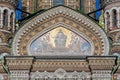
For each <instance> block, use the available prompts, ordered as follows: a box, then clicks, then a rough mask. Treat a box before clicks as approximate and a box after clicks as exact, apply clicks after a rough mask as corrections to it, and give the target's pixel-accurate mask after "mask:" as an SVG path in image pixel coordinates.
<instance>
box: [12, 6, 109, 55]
mask: <svg viewBox="0 0 120 80" xmlns="http://www.w3.org/2000/svg"><path fill="white" fill-rule="evenodd" d="M22 26H23V27H22V28H21V29H20V30H19V31H18V32H17V34H16V36H15V38H14V41H13V46H12V47H13V54H14V55H28V53H29V51H28V47H29V46H28V45H29V43H30V41H32V40H33V39H34V37H35V36H38V35H43V34H45V33H46V32H48V31H50V30H52V29H54V28H57V27H58V26H62V27H64V28H67V29H69V30H71V31H73V32H77V33H80V34H82V35H83V36H86V37H87V38H88V40H89V41H90V42H91V44H92V48H93V55H108V52H109V42H108V39H107V36H106V34H105V33H104V31H103V30H102V29H101V28H100V27H99V26H98V25H97V24H96V23H94V22H93V21H91V20H90V19H89V18H87V17H85V16H84V15H82V14H80V13H77V12H75V11H73V10H71V9H69V8H66V7H63V6H59V7H56V8H53V9H50V10H48V11H46V12H44V13H42V14H39V15H37V16H36V17H35V18H32V19H30V20H29V22H26V21H25V23H23V25H22Z"/></svg>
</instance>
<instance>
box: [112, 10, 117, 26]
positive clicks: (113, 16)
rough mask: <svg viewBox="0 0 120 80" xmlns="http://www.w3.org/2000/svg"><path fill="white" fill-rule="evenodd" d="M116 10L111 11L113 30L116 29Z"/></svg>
mask: <svg viewBox="0 0 120 80" xmlns="http://www.w3.org/2000/svg"><path fill="white" fill-rule="evenodd" d="M117 15H118V14H117V10H116V9H113V10H112V24H113V25H112V26H113V28H115V27H117V20H118V19H117Z"/></svg>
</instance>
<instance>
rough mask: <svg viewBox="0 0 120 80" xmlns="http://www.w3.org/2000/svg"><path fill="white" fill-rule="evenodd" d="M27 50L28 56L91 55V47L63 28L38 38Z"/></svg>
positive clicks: (78, 36)
mask: <svg viewBox="0 0 120 80" xmlns="http://www.w3.org/2000/svg"><path fill="white" fill-rule="evenodd" d="M29 49H30V55H42V56H50V55H51V56H59V55H61V56H63V55H64V56H65V55H66V56H67V55H69V56H72V55H92V54H91V53H92V52H91V45H90V43H89V42H88V41H87V40H86V39H84V38H83V37H81V36H80V35H78V34H76V33H74V32H72V31H70V30H68V29H66V28H63V27H58V28H55V29H53V30H51V31H49V32H48V33H46V34H44V35H43V36H40V37H38V38H37V39H35V40H34V41H33V42H32V43H31V45H30V48H29Z"/></svg>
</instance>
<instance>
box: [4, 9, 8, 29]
mask: <svg viewBox="0 0 120 80" xmlns="http://www.w3.org/2000/svg"><path fill="white" fill-rule="evenodd" d="M3 26H4V27H7V26H8V10H7V9H5V10H4V11H3Z"/></svg>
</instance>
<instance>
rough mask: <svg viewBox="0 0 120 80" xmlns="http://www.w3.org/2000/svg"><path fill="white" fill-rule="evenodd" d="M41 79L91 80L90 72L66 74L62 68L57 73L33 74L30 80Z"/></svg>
mask: <svg viewBox="0 0 120 80" xmlns="http://www.w3.org/2000/svg"><path fill="white" fill-rule="evenodd" d="M36 77H37V78H39V79H44V78H47V77H48V78H60V79H61V78H65V79H70V78H72V79H73V78H74V79H75V78H77V79H87V80H90V77H91V76H90V72H85V71H81V72H77V71H74V72H66V71H65V70H64V69H62V68H58V69H57V70H56V71H55V72H47V71H44V72H39V71H36V72H31V74H30V78H31V79H32V80H35V78H36Z"/></svg>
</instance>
